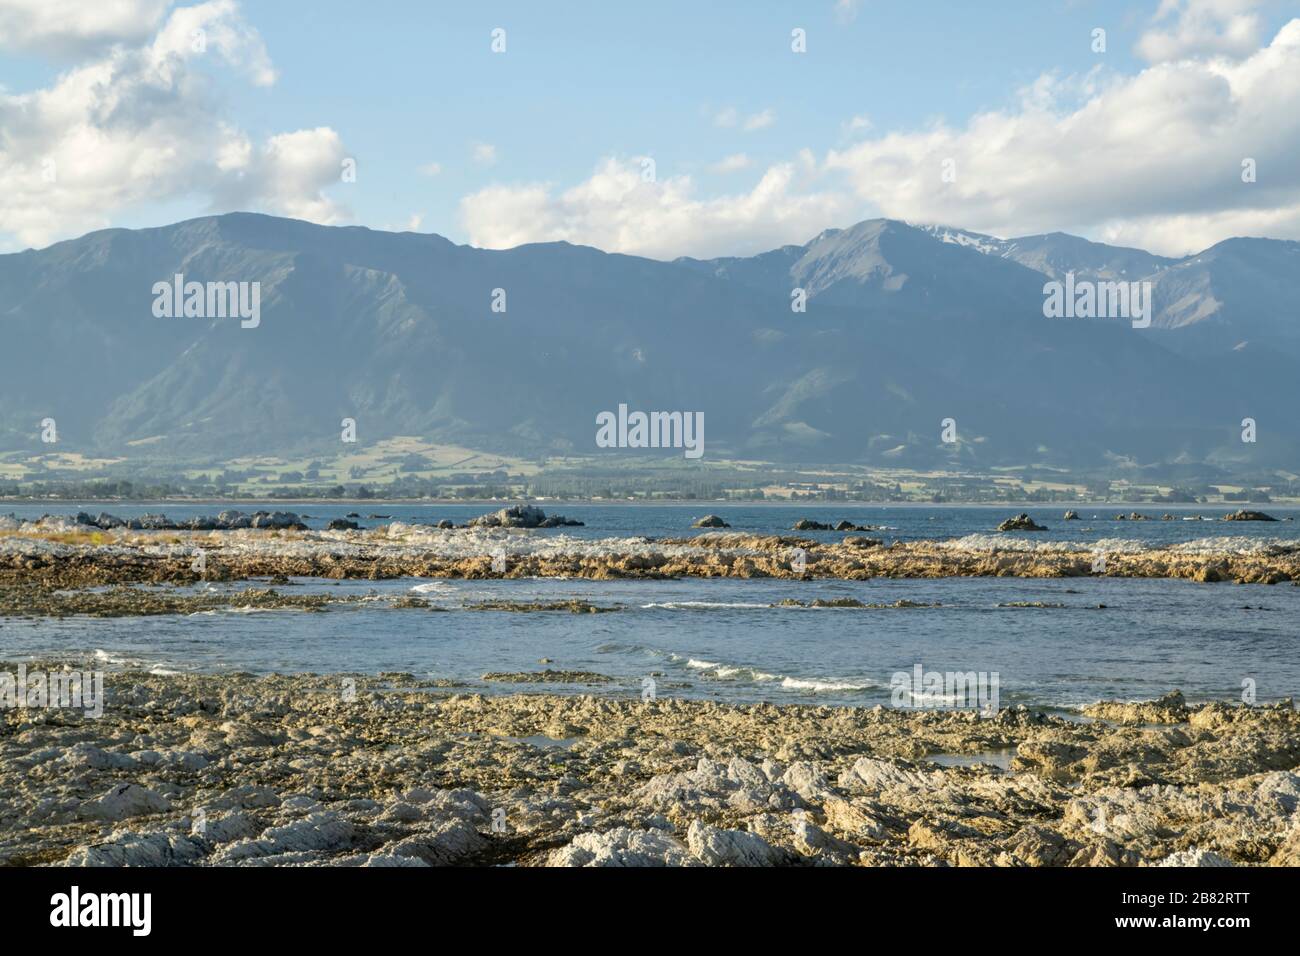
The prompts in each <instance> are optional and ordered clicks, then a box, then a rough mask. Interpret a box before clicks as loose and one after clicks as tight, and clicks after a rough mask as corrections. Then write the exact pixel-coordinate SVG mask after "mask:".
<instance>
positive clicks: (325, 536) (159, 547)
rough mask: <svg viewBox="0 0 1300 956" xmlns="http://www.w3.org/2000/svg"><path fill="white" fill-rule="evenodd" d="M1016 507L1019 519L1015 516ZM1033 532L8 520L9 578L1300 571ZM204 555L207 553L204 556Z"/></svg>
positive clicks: (1231, 545) (1235, 547)
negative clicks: (119, 524) (105, 526)
mask: <svg viewBox="0 0 1300 956" xmlns="http://www.w3.org/2000/svg"><path fill="white" fill-rule="evenodd" d="M1013 520H1015V519H1013ZM1098 550H1099V546H1098V545H1097V544H1088V543H1077V542H1060V541H1056V542H1052V541H1033V540H1028V539H1024V538H1019V537H1014V536H1003V535H998V534H989V535H969V536H967V537H965V538H958V539H953V540H941V541H894V542H890V543H888V544H886V543H885V542H884V541H883V540H881V539H878V538H865V537H859V536H850V537H847V538H846V539H844V540H843V541H840V542H835V541H816V540H813V539H812V538H809V537H802V536H799V535H756V534H745V533H742V532H734V531H713V530H710V531H705V532H703V533H700V534H697V535H695V536H694V537H684V538H663V539H649V538H644V537H628V538H603V539H579V538H574V537H569V536H565V535H558V536H547V535H542V534H538V533H536V532H533V531H528V530H522V529H516V528H501V527H489V528H483V527H474V528H451V529H443V528H432V527H427V526H423V525H408V524H403V523H401V522H393V523H391V524H388V525H384V526H382V527H379V528H372V529H365V530H359V531H353V530H343V531H328V530H309V531H302V530H297V529H294V528H287V529H278V530H277V529H265V530H254V529H251V528H247V529H236V530H229V531H208V532H195V531H168V532H159V531H144V530H131V529H125V528H120V529H115V530H109V531H104V530H99V529H95V530H93V531H90V530H87V529H86V528H84V527H83V526H79V525H76V524H73V523H70V522H68V521H67V519H61V520H60V521H58V522H53V523H46V522H41V523H25V524H22V525H21V526H19V527H17V528H15V529H13V530H10V531H6V532H3V533H0V587H3V586H5V585H7V584H10V583H23V584H27V583H39V584H42V585H44V586H47V587H53V588H75V587H85V586H98V585H108V584H131V583H145V584H160V583H179V584H192V583H195V582H198V581H235V580H244V579H247V578H258V577H265V578H271V579H276V580H284V579H288V578H290V577H319V578H334V579H340V578H363V579H364V578H369V579H387V578H399V577H421V578H528V577H577V578H589V579H597V580H599V579H612V578H659V579H662V578H673V577H731V578H765V577H766V578H839V579H844V580H859V581H860V580H868V579H871V578H878V577H889V578H938V577H964V576H978V577H983V576H988V577H1035V578H1063V577H1085V576H1093V575H1098V574H1100V575H1104V576H1107V577H1141V578H1186V579H1190V580H1194V581H1201V582H1207V583H1208V582H1218V581H1235V582H1238V583H1251V584H1255V583H1258V584H1279V583H1283V582H1288V581H1300V542H1297V541H1294V540H1287V539H1247V538H1221V539H1216V538H1202V539H1199V540H1195V541H1190V542H1184V543H1182V544H1171V545H1164V546H1145V545H1140V544H1138V543H1136V542H1124V541H1120V542H1115V546H1114V547H1113V548H1106V547H1101V548H1100V550H1101V551H1102V552H1103V553H1104V555H1105V561H1104V563H1098V562H1097V560H1096V559H1097V552H1098ZM200 554H201V555H202V563H201V564H199V563H198V562H197V561H196V556H197V555H200Z"/></svg>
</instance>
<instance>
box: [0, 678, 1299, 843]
mask: <svg viewBox="0 0 1300 956" xmlns="http://www.w3.org/2000/svg"><path fill="white" fill-rule="evenodd" d="M69 663H71V662H69ZM42 666H45V667H46V668H47V669H48V668H52V667H55V666H57V662H43V665H42ZM72 666H76V665H75V664H72ZM534 676H535V675H534ZM434 683H436V682H423V683H422V682H421V681H419V680H417V679H415V678H414V677H413V676H412V675H402V674H390V675H383V676H382V677H367V676H364V675H342V674H339V675H298V676H293V677H287V676H268V677H261V678H257V677H253V676H250V675H246V674H229V675H223V676H196V675H153V674H147V673H141V672H113V673H110V674H109V675H108V677H107V679H106V683H105V688H106V691H107V695H108V701H107V705H106V707H105V710H104V716H103V717H102V718H101V719H98V720H96V719H90V718H87V717H85V716H84V715H83V714H82V713H81V712H80V711H67V710H7V711H3V712H0V863H6V864H11V865H13V864H26V865H31V864H53V865H58V864H72V865H88V866H121V865H157V866H207V865H228V866H268V865H324V864H328V865H339V866H427V865H470V864H475V865H489V864H501V863H508V862H513V863H517V864H520V865H551V866H699V865H703V866H787V865H794V866H807V865H935V866H951V865H996V866H1085V865H1088V866H1116V865H1127V866H1133V865H1148V866H1151V865H1190V864H1194V865H1295V864H1296V863H1297V862H1300V825H1298V824H1297V822H1296V821H1297V808H1300V774H1298V773H1297V769H1298V767H1300V714H1297V712H1296V711H1295V710H1294V708H1293V707H1292V706H1291V704H1290V702H1286V703H1284V704H1279V705H1273V706H1267V707H1245V706H1226V705H1223V704H1209V705H1204V706H1189V705H1187V704H1186V703H1185V702H1184V701H1182V699H1181V697H1177V698H1175V697H1174V696H1173V695H1170V696H1169V697H1167V698H1162V699H1161V700H1160V701H1156V702H1150V703H1145V704H1111V705H1107V709H1106V710H1105V713H1106V714H1107V715H1108V719H1107V720H1104V721H1102V720H1098V721H1082V722H1081V721H1078V720H1066V719H1062V718H1059V717H1054V716H1050V715H1047V714H1043V713H1039V712H1035V711H1030V710H1025V709H1015V710H1006V711H1003V712H1001V713H999V714H997V715H996V716H994V717H991V718H987V719H982V718H980V717H977V716H976V715H974V714H972V713H967V712H950V711H922V712H916V711H901V710H890V709H886V708H883V707H877V708H872V709H865V708H829V707H805V706H790V707H777V706H773V705H770V704H756V705H752V706H735V705H722V704H716V703H711V702H699V701H684V700H674V699H671V698H664V697H661V698H660V699H658V700H651V701H641V700H635V699H629V698H624V697H610V696H590V695H584V696H569V697H562V696H551V695H540V694H539V695H530V694H515V695H509V696H500V697H485V696H480V695H471V694H453V693H448V692H445V691H441V690H438V689H437V688H436V687H435V686H433V684H434ZM1153 716H1154V717H1164V718H1170V719H1174V718H1177V721H1176V722H1173V723H1168V724H1165V723H1160V724H1152V723H1150V722H1149V720H1150V718H1151V717H1153ZM1007 751H1013V752H1014V754H1015V755H1014V757H1013V758H1012V759H1011V761H1010V768H1011V770H1010V772H1003V771H1001V770H999V769H998V768H996V767H995V766H992V765H988V764H980V763H978V762H977V761H978V759H979V758H980V756H981V755H985V754H989V753H992V752H1007ZM944 754H961V755H969V756H970V757H972V758H975V759H974V761H972V762H971V765H969V766H948V765H941V764H939V763H935V762H933V761H931V760H928V759H927V758H929V757H932V756H936V755H944Z"/></svg>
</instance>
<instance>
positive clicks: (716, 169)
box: [709, 153, 750, 173]
mask: <svg viewBox="0 0 1300 956" xmlns="http://www.w3.org/2000/svg"><path fill="white" fill-rule="evenodd" d="M749 165H750V161H749V157H748V156H746V155H745V154H744V153H733V154H732V155H730V156H727V157H725V158H723V159H720V160H718V161H717V162H716V163H714V164H713V165H712V166H710V167H709V172H713V173H734V172H739V171H740V170H742V169H748V168H749Z"/></svg>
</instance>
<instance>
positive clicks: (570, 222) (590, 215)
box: [461, 157, 852, 259]
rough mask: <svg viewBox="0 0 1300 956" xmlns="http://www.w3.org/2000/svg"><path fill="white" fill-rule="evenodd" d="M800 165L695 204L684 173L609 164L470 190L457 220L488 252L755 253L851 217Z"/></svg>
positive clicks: (843, 200) (784, 166)
mask: <svg viewBox="0 0 1300 956" xmlns="http://www.w3.org/2000/svg"><path fill="white" fill-rule="evenodd" d="M809 159H810V157H805V158H804V159H801V160H800V161H799V162H797V163H781V164H778V165H775V166H772V167H770V168H769V169H768V170H767V171H766V172H765V173H764V174H763V176H762V177H761V178H760V179H759V181H758V182H757V183H756V184H755V186H754V187H753V189H751V190H750V191H748V192H742V193H737V194H734V195H728V196H718V197H713V198H701V197H699V196H697V195H696V192H695V185H694V183H693V182H692V180H691V178H690V177H689V176H675V177H670V178H666V179H657V180H654V181H647V180H646V178H645V177H644V176H643V175H642V173H643V166H642V164H641V163H640V162H638V161H637V160H635V159H633V160H618V159H613V158H611V159H607V160H605V161H604V162H603V163H602V164H601V165H600V166H599V167H598V168H597V169H596V171H595V173H593V174H592V176H591V177H590V178H588V179H587V180H585V181H583V182H581V183H579V184H578V185H577V186H574V187H573V188H571V189H568V190H564V191H559V192H557V191H556V190H555V189H554V188H553V187H552V186H551V185H550V184H547V183H533V184H524V185H515V186H506V185H495V186H491V187H489V188H486V189H482V190H479V191H478V192H476V193H473V194H472V195H469V196H466V197H465V198H464V199H462V200H461V219H462V222H463V224H464V226H465V229H466V230H467V231H468V233H469V237H470V242H472V243H473V244H475V245H478V246H485V247H488V248H495V249H505V248H510V247H512V246H517V245H520V244H522V243H525V242H545V241H556V240H567V241H570V242H578V243H585V244H589V245H594V246H596V247H598V248H600V249H605V250H608V251H611V252H628V253H637V254H640V255H646V256H651V257H655V258H663V259H668V258H674V257H676V256H680V255H695V256H716V255H723V254H744V253H747V252H759V251H762V250H764V249H770V248H772V247H773V246H777V245H782V244H784V243H788V242H805V241H807V240H808V239H809V238H811V237H812V236H813V235H815V234H816V233H818V232H820V231H822V230H823V229H824V228H826V225H827V223H830V222H838V221H842V220H844V219H845V217H846V216H848V215H849V214H850V212H851V207H852V202H851V200H850V199H849V197H847V196H845V195H843V194H842V193H839V194H837V193H834V192H827V191H814V190H813V189H811V188H810V187H811V186H812V185H813V183H812V182H811V180H812V178H813V176H812V173H813V170H812V168H811V165H815V164H811V165H810V163H809V161H808V160H809Z"/></svg>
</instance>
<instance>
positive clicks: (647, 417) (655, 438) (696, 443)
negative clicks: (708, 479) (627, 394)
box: [596, 405, 704, 458]
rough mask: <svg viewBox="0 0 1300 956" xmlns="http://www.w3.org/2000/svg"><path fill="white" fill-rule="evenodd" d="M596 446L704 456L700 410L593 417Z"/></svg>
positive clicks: (623, 412) (621, 412)
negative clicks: (681, 451) (669, 450)
mask: <svg viewBox="0 0 1300 956" xmlns="http://www.w3.org/2000/svg"><path fill="white" fill-rule="evenodd" d="M596 425H597V426H598V427H597V429H596V447H598V448H683V449H685V456H686V457H687V458H702V457H703V456H704V413H703V412H649V413H647V412H628V410H627V406H626V405H619V406H618V414H615V413H614V412H601V413H600V414H598V415H597V416H596Z"/></svg>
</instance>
